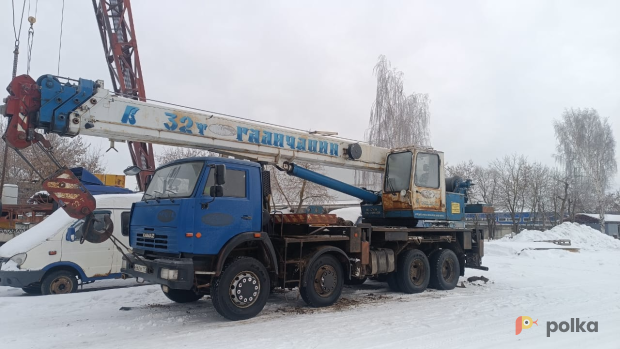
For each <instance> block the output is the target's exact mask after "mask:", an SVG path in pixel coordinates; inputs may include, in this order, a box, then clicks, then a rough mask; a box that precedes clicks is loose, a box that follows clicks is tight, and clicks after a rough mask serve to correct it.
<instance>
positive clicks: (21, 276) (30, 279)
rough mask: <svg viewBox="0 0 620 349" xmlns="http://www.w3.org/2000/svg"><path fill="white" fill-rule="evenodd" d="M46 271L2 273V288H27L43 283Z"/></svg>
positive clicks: (0, 272) (0, 277) (0, 276)
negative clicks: (42, 279)
mask: <svg viewBox="0 0 620 349" xmlns="http://www.w3.org/2000/svg"><path fill="white" fill-rule="evenodd" d="M43 275H45V271H44V270H23V271H0V286H10V287H18V288H22V287H27V286H29V285H31V284H34V283H36V282H39V281H41V278H43Z"/></svg>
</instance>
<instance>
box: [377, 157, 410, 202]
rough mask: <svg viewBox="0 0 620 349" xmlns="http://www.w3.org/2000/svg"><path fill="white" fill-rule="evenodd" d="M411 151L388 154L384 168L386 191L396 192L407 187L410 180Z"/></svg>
mask: <svg viewBox="0 0 620 349" xmlns="http://www.w3.org/2000/svg"><path fill="white" fill-rule="evenodd" d="M411 162H412V154H411V152H408V151H407V152H404V153H394V154H390V155H389V156H388V158H387V166H386V169H385V174H386V175H385V188H384V189H383V190H384V191H385V192H386V193H397V192H399V191H401V190H407V189H409V183H410V182H411Z"/></svg>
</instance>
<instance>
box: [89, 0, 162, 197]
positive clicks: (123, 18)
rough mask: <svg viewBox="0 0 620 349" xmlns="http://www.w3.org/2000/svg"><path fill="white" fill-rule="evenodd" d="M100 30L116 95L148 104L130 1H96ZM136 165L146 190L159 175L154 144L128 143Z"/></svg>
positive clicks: (140, 185)
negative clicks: (147, 179) (154, 176)
mask: <svg viewBox="0 0 620 349" xmlns="http://www.w3.org/2000/svg"><path fill="white" fill-rule="evenodd" d="M93 7H94V9H95V15H96V17H97V26H98V27H99V33H100V34H101V41H102V42H103V51H104V53H105V58H106V62H107V63H108V69H109V70H110V76H111V77H112V85H113V87H114V91H115V92H117V93H120V94H122V95H124V96H126V97H129V98H133V99H137V100H140V101H146V94H145V92H144V81H143V80H142V69H141V67H140V56H139V55H138V43H137V41H136V32H135V29H134V26H133V17H132V14H131V4H130V1H129V0H93ZM127 143H128V145H129V152H130V153H131V159H132V161H133V164H134V165H136V166H138V167H140V168H142V169H144V170H146V171H142V172H140V174H138V175H137V176H136V177H137V180H138V187H139V188H140V190H142V191H144V190H145V189H146V178H147V177H148V176H149V175H151V174H152V173H153V172H154V171H155V157H154V154H153V145H152V144H151V143H141V142H127Z"/></svg>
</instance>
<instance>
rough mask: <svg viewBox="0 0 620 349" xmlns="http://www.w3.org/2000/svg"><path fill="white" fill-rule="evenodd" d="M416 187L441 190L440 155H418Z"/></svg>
mask: <svg viewBox="0 0 620 349" xmlns="http://www.w3.org/2000/svg"><path fill="white" fill-rule="evenodd" d="M415 185H417V186H418V187H424V188H439V155H437V154H427V153H418V157H417V159H416V162H415Z"/></svg>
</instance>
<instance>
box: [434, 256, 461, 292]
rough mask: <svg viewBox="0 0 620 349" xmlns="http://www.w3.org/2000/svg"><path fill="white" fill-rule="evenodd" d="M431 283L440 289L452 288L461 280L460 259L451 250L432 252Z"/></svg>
mask: <svg viewBox="0 0 620 349" xmlns="http://www.w3.org/2000/svg"><path fill="white" fill-rule="evenodd" d="M430 265H431V284H432V287H433V288H436V289H438V290H451V289H453V288H454V287H456V284H457V283H458V281H459V271H460V266H459V260H458V258H456V255H455V254H454V252H452V251H451V250H445V249H444V250H439V251H436V252H434V253H433V254H431V260H430Z"/></svg>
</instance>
